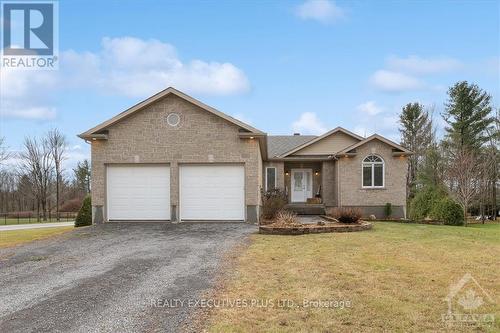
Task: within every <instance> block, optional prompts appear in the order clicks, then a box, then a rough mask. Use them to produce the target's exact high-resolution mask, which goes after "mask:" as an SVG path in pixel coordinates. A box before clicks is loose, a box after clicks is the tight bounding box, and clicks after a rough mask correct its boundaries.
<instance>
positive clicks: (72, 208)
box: [59, 198, 83, 213]
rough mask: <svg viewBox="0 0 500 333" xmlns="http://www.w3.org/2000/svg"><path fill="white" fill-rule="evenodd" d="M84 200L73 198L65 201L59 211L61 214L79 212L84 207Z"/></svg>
mask: <svg viewBox="0 0 500 333" xmlns="http://www.w3.org/2000/svg"><path fill="white" fill-rule="evenodd" d="M82 202H83V199H82V198H73V199H70V200H68V201H65V202H64V203H63V204H62V205H61V206H59V211H60V212H61V213H63V212H64V213H66V212H67V213H73V212H78V210H79V209H80V207H81V206H82Z"/></svg>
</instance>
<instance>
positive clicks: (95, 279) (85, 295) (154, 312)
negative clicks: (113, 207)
mask: <svg viewBox="0 0 500 333" xmlns="http://www.w3.org/2000/svg"><path fill="white" fill-rule="evenodd" d="M256 229H257V228H256V226H253V225H249V224H244V223H212V222H211V223H181V224H167V223H116V224H115V223H108V224H104V225H99V226H91V227H87V228H82V229H78V230H75V231H73V232H71V233H69V234H66V235H63V236H59V237H56V238H54V239H50V240H42V241H36V242H33V243H30V244H27V245H24V246H20V247H16V248H10V249H2V250H0V288H1V289H0V300H1V301H0V332H54V331H59V332H175V331H179V329H180V328H181V327H183V326H184V324H186V323H187V322H188V321H189V317H190V315H191V314H193V313H194V311H195V309H196V307H195V306H188V305H187V302H188V301H189V300H197V299H199V298H200V297H202V295H203V294H204V293H205V292H207V291H208V290H210V288H211V287H213V286H214V283H215V281H216V277H217V266H218V264H219V263H220V262H221V259H222V258H224V256H225V255H226V254H227V253H228V251H230V250H231V249H232V248H233V247H234V246H236V245H237V244H239V243H241V242H243V241H244V240H245V239H246V238H247V237H248V235H249V234H251V233H253V232H255V231H256ZM180 302H185V303H180Z"/></svg>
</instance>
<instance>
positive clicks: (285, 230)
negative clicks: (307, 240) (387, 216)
mask: <svg viewBox="0 0 500 333" xmlns="http://www.w3.org/2000/svg"><path fill="white" fill-rule="evenodd" d="M372 227H373V225H372V224H371V223H370V222H366V221H359V222H357V223H338V222H326V223H325V224H324V225H318V224H296V225H283V224H268V225H261V226H260V227H259V233H261V234H270V235H304V234H320V233H325V232H354V231H363V230H369V229H371V228H372Z"/></svg>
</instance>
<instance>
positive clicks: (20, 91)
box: [0, 68, 57, 120]
mask: <svg viewBox="0 0 500 333" xmlns="http://www.w3.org/2000/svg"><path fill="white" fill-rule="evenodd" d="M1 76H2V77H1V83H0V100H1V103H0V117H5V118H23V119H36V120H46V119H53V118H54V117H55V116H56V109H55V108H54V107H52V106H51V101H50V99H51V94H50V92H51V91H53V89H54V88H55V86H56V84H57V74H56V73H55V72H53V71H26V70H13V69H5V68H3V69H2V74H1Z"/></svg>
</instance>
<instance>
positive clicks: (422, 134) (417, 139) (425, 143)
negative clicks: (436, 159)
mask: <svg viewBox="0 0 500 333" xmlns="http://www.w3.org/2000/svg"><path fill="white" fill-rule="evenodd" d="M399 123H400V124H401V127H400V129H399V132H400V133H401V145H402V146H403V147H405V148H407V149H409V150H411V151H412V152H413V155H412V156H410V157H409V160H408V173H407V176H406V193H407V199H410V200H411V199H412V198H413V197H414V195H415V186H416V181H417V175H418V171H419V168H420V165H421V164H422V160H423V158H424V156H425V154H426V151H427V150H428V148H429V147H430V146H431V144H432V143H433V142H434V131H433V128H432V120H431V119H430V117H429V112H427V111H425V110H424V107H423V105H422V104H419V103H408V104H407V105H405V106H404V107H403V110H402V112H401V115H400V116H399Z"/></svg>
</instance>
